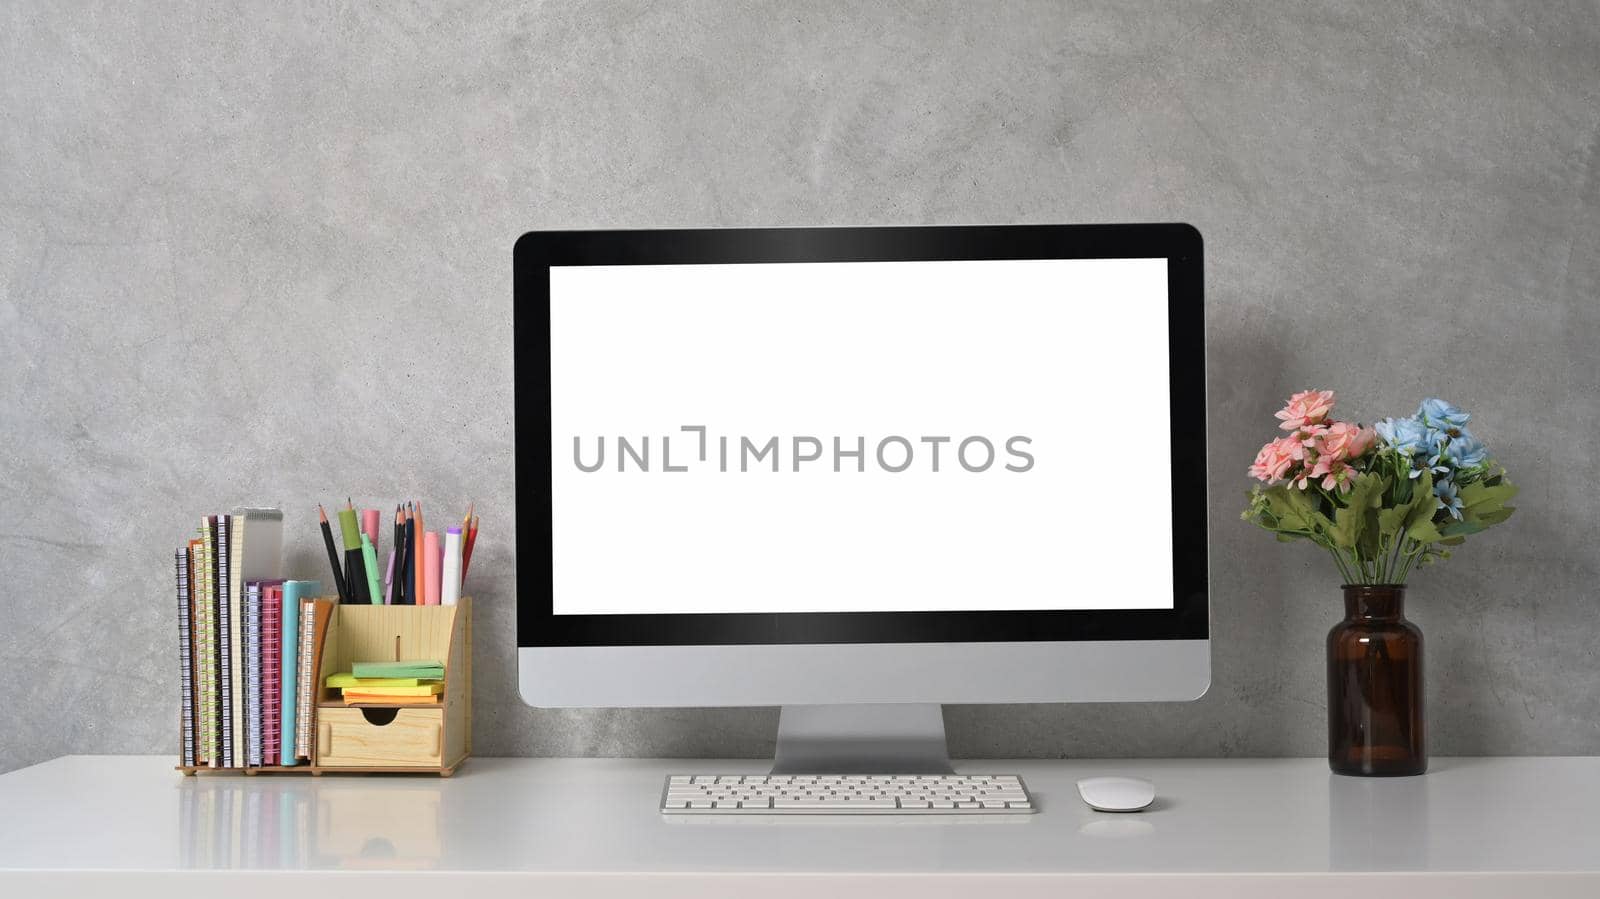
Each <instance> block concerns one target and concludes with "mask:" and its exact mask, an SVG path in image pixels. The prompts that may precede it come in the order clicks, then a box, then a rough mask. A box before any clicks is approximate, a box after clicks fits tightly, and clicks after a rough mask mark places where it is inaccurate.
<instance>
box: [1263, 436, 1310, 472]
mask: <svg viewBox="0 0 1600 899" xmlns="http://www.w3.org/2000/svg"><path fill="white" fill-rule="evenodd" d="M1305 457H1306V448H1305V444H1303V443H1302V442H1301V441H1300V440H1297V439H1296V438H1294V437H1279V438H1278V439H1277V440H1274V441H1272V442H1271V443H1268V444H1267V445H1266V446H1263V447H1262V448H1261V452H1259V453H1256V460H1255V462H1253V463H1251V465H1250V476H1251V477H1253V478H1256V479H1258V480H1262V481H1276V480H1281V479H1283V478H1286V477H1288V476H1289V469H1291V468H1293V467H1294V466H1295V463H1297V462H1301V461H1303V460H1304V459H1305Z"/></svg>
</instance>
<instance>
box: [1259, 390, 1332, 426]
mask: <svg viewBox="0 0 1600 899" xmlns="http://www.w3.org/2000/svg"><path fill="white" fill-rule="evenodd" d="M1332 411H1333V391H1331V390H1302V391H1300V392H1299V393H1297V394H1295V395H1294V396H1291V397H1289V404H1288V405H1287V406H1284V407H1283V408H1282V409H1280V410H1278V411H1277V412H1274V413H1272V414H1273V417H1275V418H1277V419H1279V420H1281V421H1282V422H1283V423H1282V424H1280V425H1278V427H1280V428H1282V429H1283V430H1285V431H1298V430H1300V429H1301V428H1303V427H1305V426H1306V425H1312V424H1319V423H1321V422H1322V421H1323V419H1326V418H1327V417H1328V413H1329V412H1332Z"/></svg>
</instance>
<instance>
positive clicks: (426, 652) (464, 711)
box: [179, 596, 472, 777]
mask: <svg viewBox="0 0 1600 899" xmlns="http://www.w3.org/2000/svg"><path fill="white" fill-rule="evenodd" d="M325 598H326V597H325ZM334 599H335V600H336V601H337V598H334ZM413 659H414V660H427V659H438V660H440V661H442V662H444V694H443V697H442V699H441V701H440V703H439V704H438V705H436V706H394V705H384V704H381V703H359V704H357V705H345V703H344V701H343V700H342V699H341V698H340V696H339V691H338V690H337V689H330V688H328V687H325V686H323V681H325V680H326V679H327V677H328V675H330V674H336V673H338V672H342V671H349V670H351V668H352V666H353V664H354V663H355V662H375V661H391V660H392V661H402V660H413ZM313 683H314V684H315V685H316V687H315V690H314V696H315V697H316V717H315V719H314V720H313V722H312V737H311V741H312V762H311V764H305V765H289V766H281V765H279V766H265V767H247V768H237V767H235V768H210V767H204V766H192V767H191V766H182V765H180V766H179V770H181V771H183V772H184V773H186V774H196V773H230V772H241V771H242V772H243V773H245V774H260V773H264V772H270V773H286V774H295V773H302V774H313V775H316V774H325V773H329V772H391V773H410V774H423V773H426V774H438V775H440V776H442V777H449V776H450V775H451V774H452V773H454V772H455V769H456V767H457V766H459V765H460V764H461V763H462V762H463V761H464V760H465V759H466V758H467V756H468V755H470V754H471V753H472V600H471V599H470V598H468V597H465V596H463V597H461V600H460V602H459V603H457V604H456V605H453V606H373V605H335V606H334V608H333V617H332V618H330V619H329V621H328V633H327V636H326V637H325V642H324V643H323V649H322V661H321V665H320V666H319V667H318V670H317V671H315V672H314V673H313Z"/></svg>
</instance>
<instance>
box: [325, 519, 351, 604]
mask: <svg viewBox="0 0 1600 899" xmlns="http://www.w3.org/2000/svg"><path fill="white" fill-rule="evenodd" d="M317 517H318V518H321V519H322V542H323V543H325V544H327V546H328V564H329V565H331V566H332V567H333V585H334V586H335V587H337V588H339V601H340V602H342V603H344V602H349V601H350V593H349V591H347V590H345V587H344V571H343V570H342V569H340V568H339V551H338V550H336V549H334V548H333V529H332V528H330V527H329V526H328V513H327V512H326V511H325V510H324V509H323V508H322V503H317Z"/></svg>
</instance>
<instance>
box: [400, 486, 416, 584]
mask: <svg viewBox="0 0 1600 899" xmlns="http://www.w3.org/2000/svg"><path fill="white" fill-rule="evenodd" d="M416 538H417V519H416V516H415V515H413V514H412V512H411V504H410V503H406V533H405V540H403V541H401V542H402V543H404V544H405V547H406V576H405V578H404V581H405V585H406V599H405V605H408V606H414V605H416V604H417V589H416V587H415V586H414V585H415V583H416V581H415V578H416V574H417V569H416V565H417V554H416V551H415V550H413V549H412V546H413V541H415V540H416Z"/></svg>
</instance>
